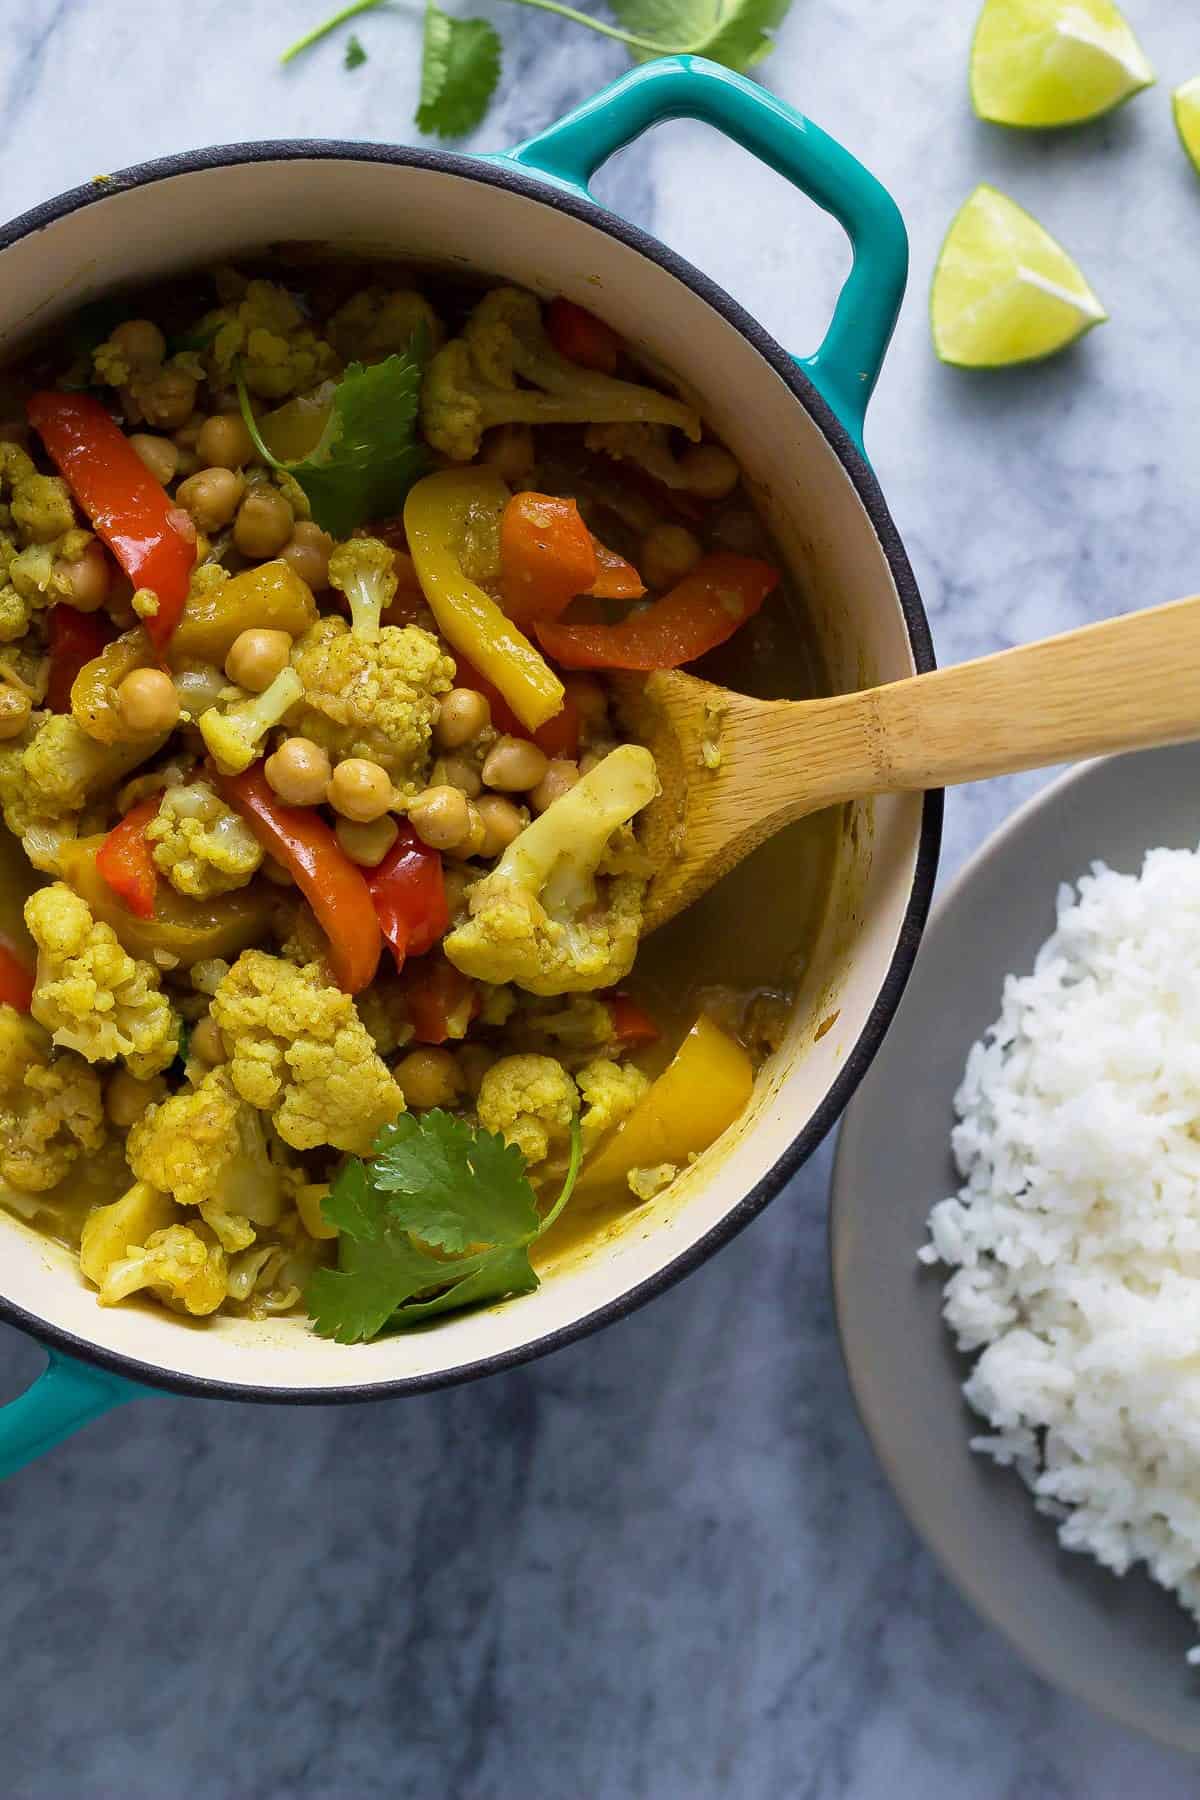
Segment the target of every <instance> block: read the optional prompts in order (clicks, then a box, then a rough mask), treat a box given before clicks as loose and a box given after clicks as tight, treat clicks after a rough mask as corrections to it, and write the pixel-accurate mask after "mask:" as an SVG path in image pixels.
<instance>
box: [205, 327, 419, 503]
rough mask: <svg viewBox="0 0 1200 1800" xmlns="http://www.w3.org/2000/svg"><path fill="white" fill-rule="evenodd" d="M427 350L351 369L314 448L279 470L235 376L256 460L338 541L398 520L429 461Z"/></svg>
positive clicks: (412, 348) (336, 393)
mask: <svg viewBox="0 0 1200 1800" xmlns="http://www.w3.org/2000/svg"><path fill="white" fill-rule="evenodd" d="M423 362H424V353H423V346H421V345H418V344H412V345H410V346H409V348H408V350H407V351H405V353H404V354H403V355H400V356H389V357H386V358H385V359H384V361H383V362H378V363H372V364H371V365H370V367H368V368H364V367H363V365H362V363H351V364H350V365H349V367H348V368H347V370H346V372H345V374H344V375H343V376H342V379H341V380H340V381H339V382H338V384H337V386H336V387H335V389H334V391H333V398H332V401H331V404H330V408H329V417H328V418H327V420H326V421H325V427H324V429H323V431H322V432H321V436H320V438H319V440H318V441H317V443H316V445H315V446H314V448H313V449H312V450H310V452H309V454H308V455H307V456H306V457H304V458H303V459H302V460H301V461H299V462H281V461H280V459H279V458H278V457H277V456H275V455H274V454H273V453H272V452H271V450H270V449H269V448H268V447H267V445H266V444H265V443H264V441H263V438H262V434H261V432H260V431H259V428H258V423H257V421H256V419H255V417H254V411H253V408H252V407H251V405H250V396H249V394H248V393H247V391H246V383H245V379H244V377H243V375H242V371H241V369H240V367H239V368H238V370H237V390H238V402H239V404H240V406H241V409H242V417H243V419H244V420H245V421H246V429H247V431H248V432H249V433H250V436H251V438H252V440H253V442H254V447H255V449H256V450H257V451H258V454H259V455H260V456H261V457H262V458H263V459H264V460H265V461H266V462H268V463H270V464H271V466H272V468H275V469H281V470H283V471H284V472H285V473H286V474H288V475H290V476H291V477H292V478H293V480H295V481H297V482H299V484H300V486H301V487H302V488H303V489H304V492H305V494H306V495H307V497H308V503H309V505H310V506H311V508H312V515H313V518H314V519H315V520H316V522H317V524H318V525H319V526H320V527H321V529H322V530H323V531H328V532H330V533H332V535H333V536H334V537H335V538H344V537H349V535H350V533H351V532H352V531H353V530H354V528H355V526H356V525H363V524H365V523H366V522H367V521H368V520H369V519H381V518H385V517H386V516H387V515H388V514H390V513H396V512H399V510H400V508H401V506H402V505H403V503H404V498H405V496H406V494H407V493H408V490H409V488H410V487H411V486H412V484H413V482H414V481H416V480H417V478H418V476H420V475H423V474H424V473H425V470H426V467H427V464H428V458H427V456H426V453H425V451H424V449H423V448H422V447H421V444H420V442H419V440H418V437H417V405H418V402H419V400H420V397H421V376H422V373H423V366H422V365H423Z"/></svg>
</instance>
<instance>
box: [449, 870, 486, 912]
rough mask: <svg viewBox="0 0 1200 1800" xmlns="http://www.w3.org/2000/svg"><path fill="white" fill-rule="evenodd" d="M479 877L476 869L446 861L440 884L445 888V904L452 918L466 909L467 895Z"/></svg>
mask: <svg viewBox="0 0 1200 1800" xmlns="http://www.w3.org/2000/svg"><path fill="white" fill-rule="evenodd" d="M478 879H479V871H478V870H477V869H467V868H464V867H463V865H462V864H461V863H447V864H446V866H445V868H444V869H443V870H442V886H443V887H444V888H445V890H446V906H447V909H448V911H449V913H450V917H451V918H452V919H457V918H458V917H459V916H460V915H461V914H462V913H465V912H466V910H467V895H468V893H469V892H470V889H471V888H472V887H473V886H474V884H475V882H476V881H477V880H478Z"/></svg>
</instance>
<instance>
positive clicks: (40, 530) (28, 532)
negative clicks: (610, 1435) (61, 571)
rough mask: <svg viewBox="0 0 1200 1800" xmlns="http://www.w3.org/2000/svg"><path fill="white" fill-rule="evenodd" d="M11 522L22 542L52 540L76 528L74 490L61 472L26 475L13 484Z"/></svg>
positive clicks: (47, 541) (36, 542)
mask: <svg viewBox="0 0 1200 1800" xmlns="http://www.w3.org/2000/svg"><path fill="white" fill-rule="evenodd" d="M10 504H11V506H12V522H13V524H14V525H15V526H16V528H17V531H18V533H19V534H20V538H21V542H22V543H23V544H50V543H53V541H54V539H55V538H60V537H63V536H64V535H65V534H66V533H67V532H70V531H74V530H75V508H74V506H73V505H72V504H71V490H70V488H69V487H68V486H67V484H66V482H65V481H64V480H63V478H62V476H61V475H26V476H24V477H23V478H22V479H21V480H20V481H18V482H17V483H16V484H15V486H14V488H13V495H12V501H11V503H10Z"/></svg>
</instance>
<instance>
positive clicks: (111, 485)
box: [25, 389, 196, 650]
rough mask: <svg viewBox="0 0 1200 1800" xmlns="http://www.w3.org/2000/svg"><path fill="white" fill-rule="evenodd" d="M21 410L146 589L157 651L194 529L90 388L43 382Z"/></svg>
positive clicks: (182, 584)
mask: <svg viewBox="0 0 1200 1800" xmlns="http://www.w3.org/2000/svg"><path fill="white" fill-rule="evenodd" d="M25 410H26V412H27V414H28V416H29V423H30V424H31V425H32V426H33V428H34V430H35V431H36V432H37V433H38V436H39V437H40V438H41V440H42V442H43V444H45V446H46V449H47V451H48V453H49V455H50V459H51V461H52V462H53V463H54V464H55V466H56V467H57V468H58V470H59V472H60V473H61V474H62V476H63V477H64V479H65V480H66V483H67V486H68V487H69V488H70V490H71V492H72V493H73V494H74V496H75V498H76V500H77V501H78V502H79V504H80V506H81V507H82V508H83V510H84V512H85V513H86V514H87V517H88V519H89V520H90V522H91V525H92V528H93V530H94V531H96V532H97V533H98V535H99V536H100V537H102V538H103V539H104V542H105V543H106V544H107V545H108V547H109V549H110V550H111V551H112V553H113V555H114V556H115V557H116V559H117V561H118V562H119V563H120V565H121V567H122V568H123V569H124V571H125V573H126V574H127V575H128V577H129V579H130V581H132V583H133V585H134V587H135V588H152V589H153V590H154V592H155V594H157V596H158V611H157V613H155V614H154V615H153V616H152V617H150V618H148V619H147V620H146V621H145V625H146V630H147V632H148V633H149V636H150V641H151V643H152V644H153V645H154V647H155V649H156V650H161V649H162V648H163V646H164V644H165V643H166V642H167V640H168V638H169V637H170V636H171V633H172V632H173V631H174V629H175V627H176V625H178V623H179V618H180V615H181V613H182V612H183V608H184V603H185V601H186V600H187V593H188V581H189V578H190V576H191V573H192V570H193V568H194V567H195V563H196V528H195V526H194V525H193V524H192V521H191V519H190V518H189V517H188V515H187V513H186V512H184V511H183V509H182V507H178V506H176V505H175V504H174V503H173V501H172V500H171V498H170V496H169V495H168V493H167V491H166V489H165V488H164V487H163V486H162V484H161V482H158V481H155V479H154V477H153V475H152V474H151V473H150V471H149V469H148V468H147V467H146V465H145V463H144V462H143V461H142V459H141V457H140V456H139V455H138V453H137V451H136V450H135V449H134V448H133V445H132V444H131V443H130V441H129V439H128V438H127V437H126V436H125V433H124V432H123V431H122V430H121V428H120V426H119V425H117V424H116V423H115V421H114V420H113V419H112V418H111V417H110V415H109V414H108V413H107V412H106V411H105V409H104V407H103V406H102V405H101V404H100V402H99V401H98V400H97V399H96V398H95V397H94V396H93V395H91V394H64V393H59V392H58V391H57V390H55V389H42V390H41V391H40V392H38V393H36V394H32V395H31V396H30V399H29V402H28V405H27V406H26V409H25Z"/></svg>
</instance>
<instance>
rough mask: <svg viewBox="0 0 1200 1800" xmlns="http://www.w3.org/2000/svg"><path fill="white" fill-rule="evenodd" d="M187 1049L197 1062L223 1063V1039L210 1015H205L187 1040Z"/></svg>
mask: <svg viewBox="0 0 1200 1800" xmlns="http://www.w3.org/2000/svg"><path fill="white" fill-rule="evenodd" d="M188 1049H189V1050H190V1051H191V1053H192V1055H193V1056H194V1057H196V1059H197V1060H198V1061H199V1062H206V1063H214V1064H215V1063H221V1062H224V1061H225V1039H224V1038H223V1037H222V1036H221V1031H220V1027H219V1026H218V1024H217V1022H216V1020H215V1019H214V1018H213V1017H212V1016H211V1014H209V1013H205V1015H204V1017H203V1018H202V1019H201V1020H200V1021H199V1023H198V1024H197V1025H196V1027H195V1029H194V1030H193V1032H192V1035H191V1038H190V1039H189V1042H188Z"/></svg>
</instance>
